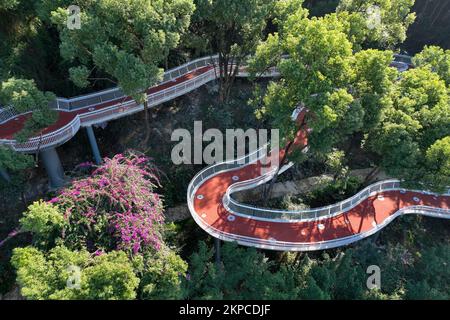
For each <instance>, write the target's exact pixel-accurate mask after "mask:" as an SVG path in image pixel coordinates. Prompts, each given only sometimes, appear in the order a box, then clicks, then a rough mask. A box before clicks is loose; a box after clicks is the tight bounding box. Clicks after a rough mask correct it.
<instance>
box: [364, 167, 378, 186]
mask: <svg viewBox="0 0 450 320" xmlns="http://www.w3.org/2000/svg"><path fill="white" fill-rule="evenodd" d="M379 171H380V167H379V166H376V167H375V168H373V169H372V171H370V172H369V174H368V175H367V176H366V178H365V179H364V184H369V182H371V181H372V179H373V178H374V177H375V176H376V175H377V174H378V172H379Z"/></svg>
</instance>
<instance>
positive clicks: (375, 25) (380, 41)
mask: <svg viewBox="0 0 450 320" xmlns="http://www.w3.org/2000/svg"><path fill="white" fill-rule="evenodd" d="M414 2H415V0H341V1H340V3H339V5H338V7H337V10H336V12H337V13H338V14H341V15H343V16H345V17H346V19H347V20H348V22H349V27H350V28H349V34H350V35H352V36H353V39H355V41H356V43H357V44H359V45H362V46H363V47H367V46H376V47H378V48H390V49H394V48H395V47H396V46H397V45H398V44H401V43H403V42H404V41H405V40H406V32H407V30H408V27H409V26H410V25H411V24H412V23H413V22H414V20H415V18H416V14H415V13H412V12H411V8H412V6H413V5H414Z"/></svg>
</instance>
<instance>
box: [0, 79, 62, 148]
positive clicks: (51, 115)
mask: <svg viewBox="0 0 450 320" xmlns="http://www.w3.org/2000/svg"><path fill="white" fill-rule="evenodd" d="M55 98H56V97H55V95H54V94H53V93H50V92H41V91H40V90H39V89H38V88H37V87H36V84H35V82H34V81H33V80H26V79H16V78H10V79H8V80H6V81H3V82H2V83H1V84H0V103H2V104H3V105H5V106H13V107H14V109H15V110H16V111H17V112H18V113H27V112H31V111H32V114H31V116H30V117H29V118H28V119H27V121H26V122H25V126H24V128H23V129H21V130H20V132H19V133H17V134H16V138H18V139H19V140H20V141H25V140H26V139H28V138H30V137H32V136H33V135H36V134H38V133H39V131H40V130H42V129H44V128H46V127H48V126H49V125H51V124H52V123H54V122H55V121H56V119H57V112H56V111H54V110H52V109H50V107H49V103H50V102H52V101H53V100H55Z"/></svg>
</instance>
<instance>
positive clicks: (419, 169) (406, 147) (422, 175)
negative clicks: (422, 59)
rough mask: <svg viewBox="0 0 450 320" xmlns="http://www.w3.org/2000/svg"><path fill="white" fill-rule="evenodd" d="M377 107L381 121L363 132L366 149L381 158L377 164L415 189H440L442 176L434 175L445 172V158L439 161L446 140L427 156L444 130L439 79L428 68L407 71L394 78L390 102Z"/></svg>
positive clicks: (447, 119) (447, 116)
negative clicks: (365, 133)
mask: <svg viewBox="0 0 450 320" xmlns="http://www.w3.org/2000/svg"><path fill="white" fill-rule="evenodd" d="M382 112H383V113H382V116H381V121H380V122H379V124H378V125H377V127H376V128H375V129H374V130H373V131H372V132H371V133H370V134H369V137H368V142H369V144H370V146H371V148H372V150H373V151H375V152H376V153H378V154H379V155H380V157H381V166H382V167H383V168H384V169H385V170H386V171H387V173H388V174H390V175H392V176H395V177H398V178H401V179H404V180H406V183H407V184H409V185H412V186H418V187H420V189H423V188H430V189H432V190H437V191H441V190H443V189H445V188H446V187H447V185H445V184H447V183H448V176H443V177H441V178H438V177H437V176H436V175H439V174H440V173H444V174H445V172H446V164H445V161H443V160H440V157H441V156H444V155H445V154H446V151H445V150H446V145H447V144H446V140H444V141H443V142H441V143H438V144H437V145H436V146H435V147H434V148H432V149H431V150H430V151H429V153H428V156H427V151H428V150H429V148H430V147H431V146H432V145H434V144H435V143H436V141H437V140H440V139H443V138H445V137H447V136H448V135H449V134H450V129H449V126H448V123H450V105H449V96H448V93H447V88H446V85H445V82H444V81H443V80H441V79H440V78H439V76H438V75H437V74H435V73H433V72H432V71H431V70H430V69H429V68H417V69H412V70H409V71H407V72H405V73H403V74H402V77H401V79H400V80H399V81H398V82H397V83H396V85H395V89H394V90H393V93H392V96H391V104H390V106H389V107H387V108H385V109H384V110H383V111H382ZM436 170H437V171H436ZM440 170H442V171H440Z"/></svg>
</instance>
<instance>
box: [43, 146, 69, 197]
mask: <svg viewBox="0 0 450 320" xmlns="http://www.w3.org/2000/svg"><path fill="white" fill-rule="evenodd" d="M40 157H41V159H42V162H43V164H44V167H45V170H47V174H48V178H49V180H50V187H51V188H59V187H62V186H63V185H64V182H65V181H64V169H63V167H62V164H61V161H60V160H59V156H58V153H57V152H56V149H55V148H50V149H45V150H42V151H41V152H40Z"/></svg>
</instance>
